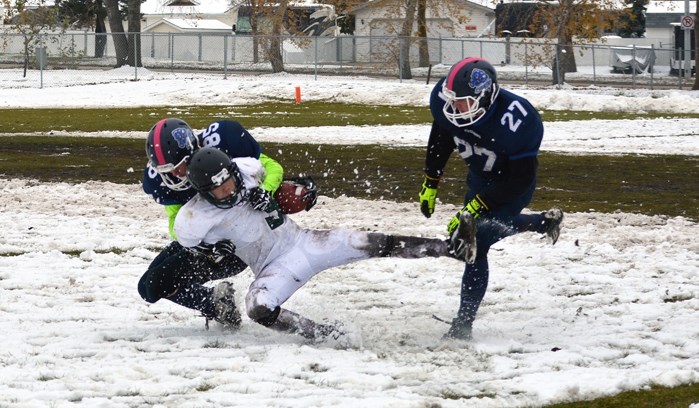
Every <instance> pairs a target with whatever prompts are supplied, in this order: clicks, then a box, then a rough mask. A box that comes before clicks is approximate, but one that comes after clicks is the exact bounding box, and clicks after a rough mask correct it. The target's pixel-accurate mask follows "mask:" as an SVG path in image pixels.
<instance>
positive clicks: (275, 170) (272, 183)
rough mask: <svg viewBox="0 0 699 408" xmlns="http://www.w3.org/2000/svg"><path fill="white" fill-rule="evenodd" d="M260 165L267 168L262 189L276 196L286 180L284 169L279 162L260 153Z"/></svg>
mask: <svg viewBox="0 0 699 408" xmlns="http://www.w3.org/2000/svg"><path fill="white" fill-rule="evenodd" d="M260 163H262V167H264V168H265V178H264V180H262V183H261V184H260V187H262V188H263V189H264V190H266V191H269V192H270V193H272V194H274V192H275V191H277V189H278V188H279V186H280V185H281V184H282V180H283V179H284V168H282V165H281V164H279V162H277V161H276V160H274V159H272V158H271V157H269V156H267V155H266V154H264V153H260Z"/></svg>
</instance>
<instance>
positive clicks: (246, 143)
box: [143, 120, 262, 205]
mask: <svg viewBox="0 0 699 408" xmlns="http://www.w3.org/2000/svg"><path fill="white" fill-rule="evenodd" d="M197 140H198V141H199V146H201V147H204V146H208V147H215V148H218V149H220V150H222V151H223V152H225V153H226V154H227V155H228V156H229V157H230V158H236V157H254V158H256V159H259V158H260V153H262V148H261V147H260V144H259V143H257V141H256V140H255V139H254V138H253V137H252V135H251V134H250V133H249V132H248V131H247V130H245V128H243V126H241V125H240V123H238V122H235V121H232V120H219V121H217V122H213V123H212V124H210V125H209V126H208V127H207V128H206V129H204V131H203V132H201V133H200V134H198V135H197ZM143 191H145V192H146V194H150V195H151V196H152V197H153V199H154V200H155V201H156V202H158V203H159V204H162V205H173V204H185V203H186V202H187V201H189V200H190V199H191V198H192V197H194V196H195V195H196V194H197V191H196V190H195V189H194V188H189V189H187V190H183V191H175V190H171V189H170V188H168V187H167V186H165V184H163V181H162V178H161V177H160V175H159V174H158V172H157V171H155V169H154V168H152V167H151V166H150V164H147V165H146V167H145V169H144V171H143Z"/></svg>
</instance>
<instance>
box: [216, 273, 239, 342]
mask: <svg viewBox="0 0 699 408" xmlns="http://www.w3.org/2000/svg"><path fill="white" fill-rule="evenodd" d="M213 299H214V310H215V313H216V314H215V316H214V320H216V321H217V322H219V323H221V324H222V325H223V327H224V328H226V329H230V330H235V329H238V328H239V327H240V323H241V321H242V319H241V317H240V310H238V307H237V306H236V305H235V289H233V284H232V283H230V282H221V283H219V284H218V285H216V287H215V288H214V294H213Z"/></svg>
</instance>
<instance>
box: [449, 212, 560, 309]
mask: <svg viewBox="0 0 699 408" xmlns="http://www.w3.org/2000/svg"><path fill="white" fill-rule="evenodd" d="M476 228H477V229H476V242H477V244H478V251H477V252H476V261H475V262H474V263H473V264H466V269H465V270H464V274H463V277H462V278H461V302H460V304H459V311H458V312H457V315H456V317H457V319H460V320H466V321H473V320H474V319H475V318H476V313H477V312H478V307H479V306H480V305H481V301H482V300H483V297H484V296H485V291H486V289H487V288H488V275H489V270H488V269H489V268H488V251H489V250H490V247H491V246H492V245H493V244H495V243H496V242H498V241H500V240H501V239H503V238H506V237H509V236H510V235H514V234H517V233H520V232H525V231H531V232H538V233H541V234H543V233H545V232H546V225H545V224H544V218H543V214H519V215H517V216H515V217H500V218H484V217H481V218H478V219H477V220H476Z"/></svg>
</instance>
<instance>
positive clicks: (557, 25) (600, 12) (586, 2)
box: [529, 0, 619, 84]
mask: <svg viewBox="0 0 699 408" xmlns="http://www.w3.org/2000/svg"><path fill="white" fill-rule="evenodd" d="M538 5H539V7H537V9H536V11H535V12H534V15H533V17H532V24H531V26H530V27H529V29H530V31H532V32H535V33H543V34H544V36H545V38H547V39H548V41H546V42H545V44H544V47H542V48H541V50H542V54H540V55H538V56H535V58H537V57H538V58H539V60H540V62H543V63H544V64H545V65H548V66H550V67H551V70H552V72H553V83H555V84H561V83H563V82H565V74H566V73H567V72H577V66H576V63H575V50H574V47H573V46H574V45H575V44H584V43H589V42H591V41H594V40H597V39H599V38H600V35H601V34H602V33H603V32H604V31H606V30H607V29H609V28H610V27H611V25H612V22H613V21H614V18H613V17H615V16H616V15H617V14H618V11H619V8H618V3H617V2H616V1H615V0H559V1H558V2H547V1H539V3H538Z"/></svg>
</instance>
